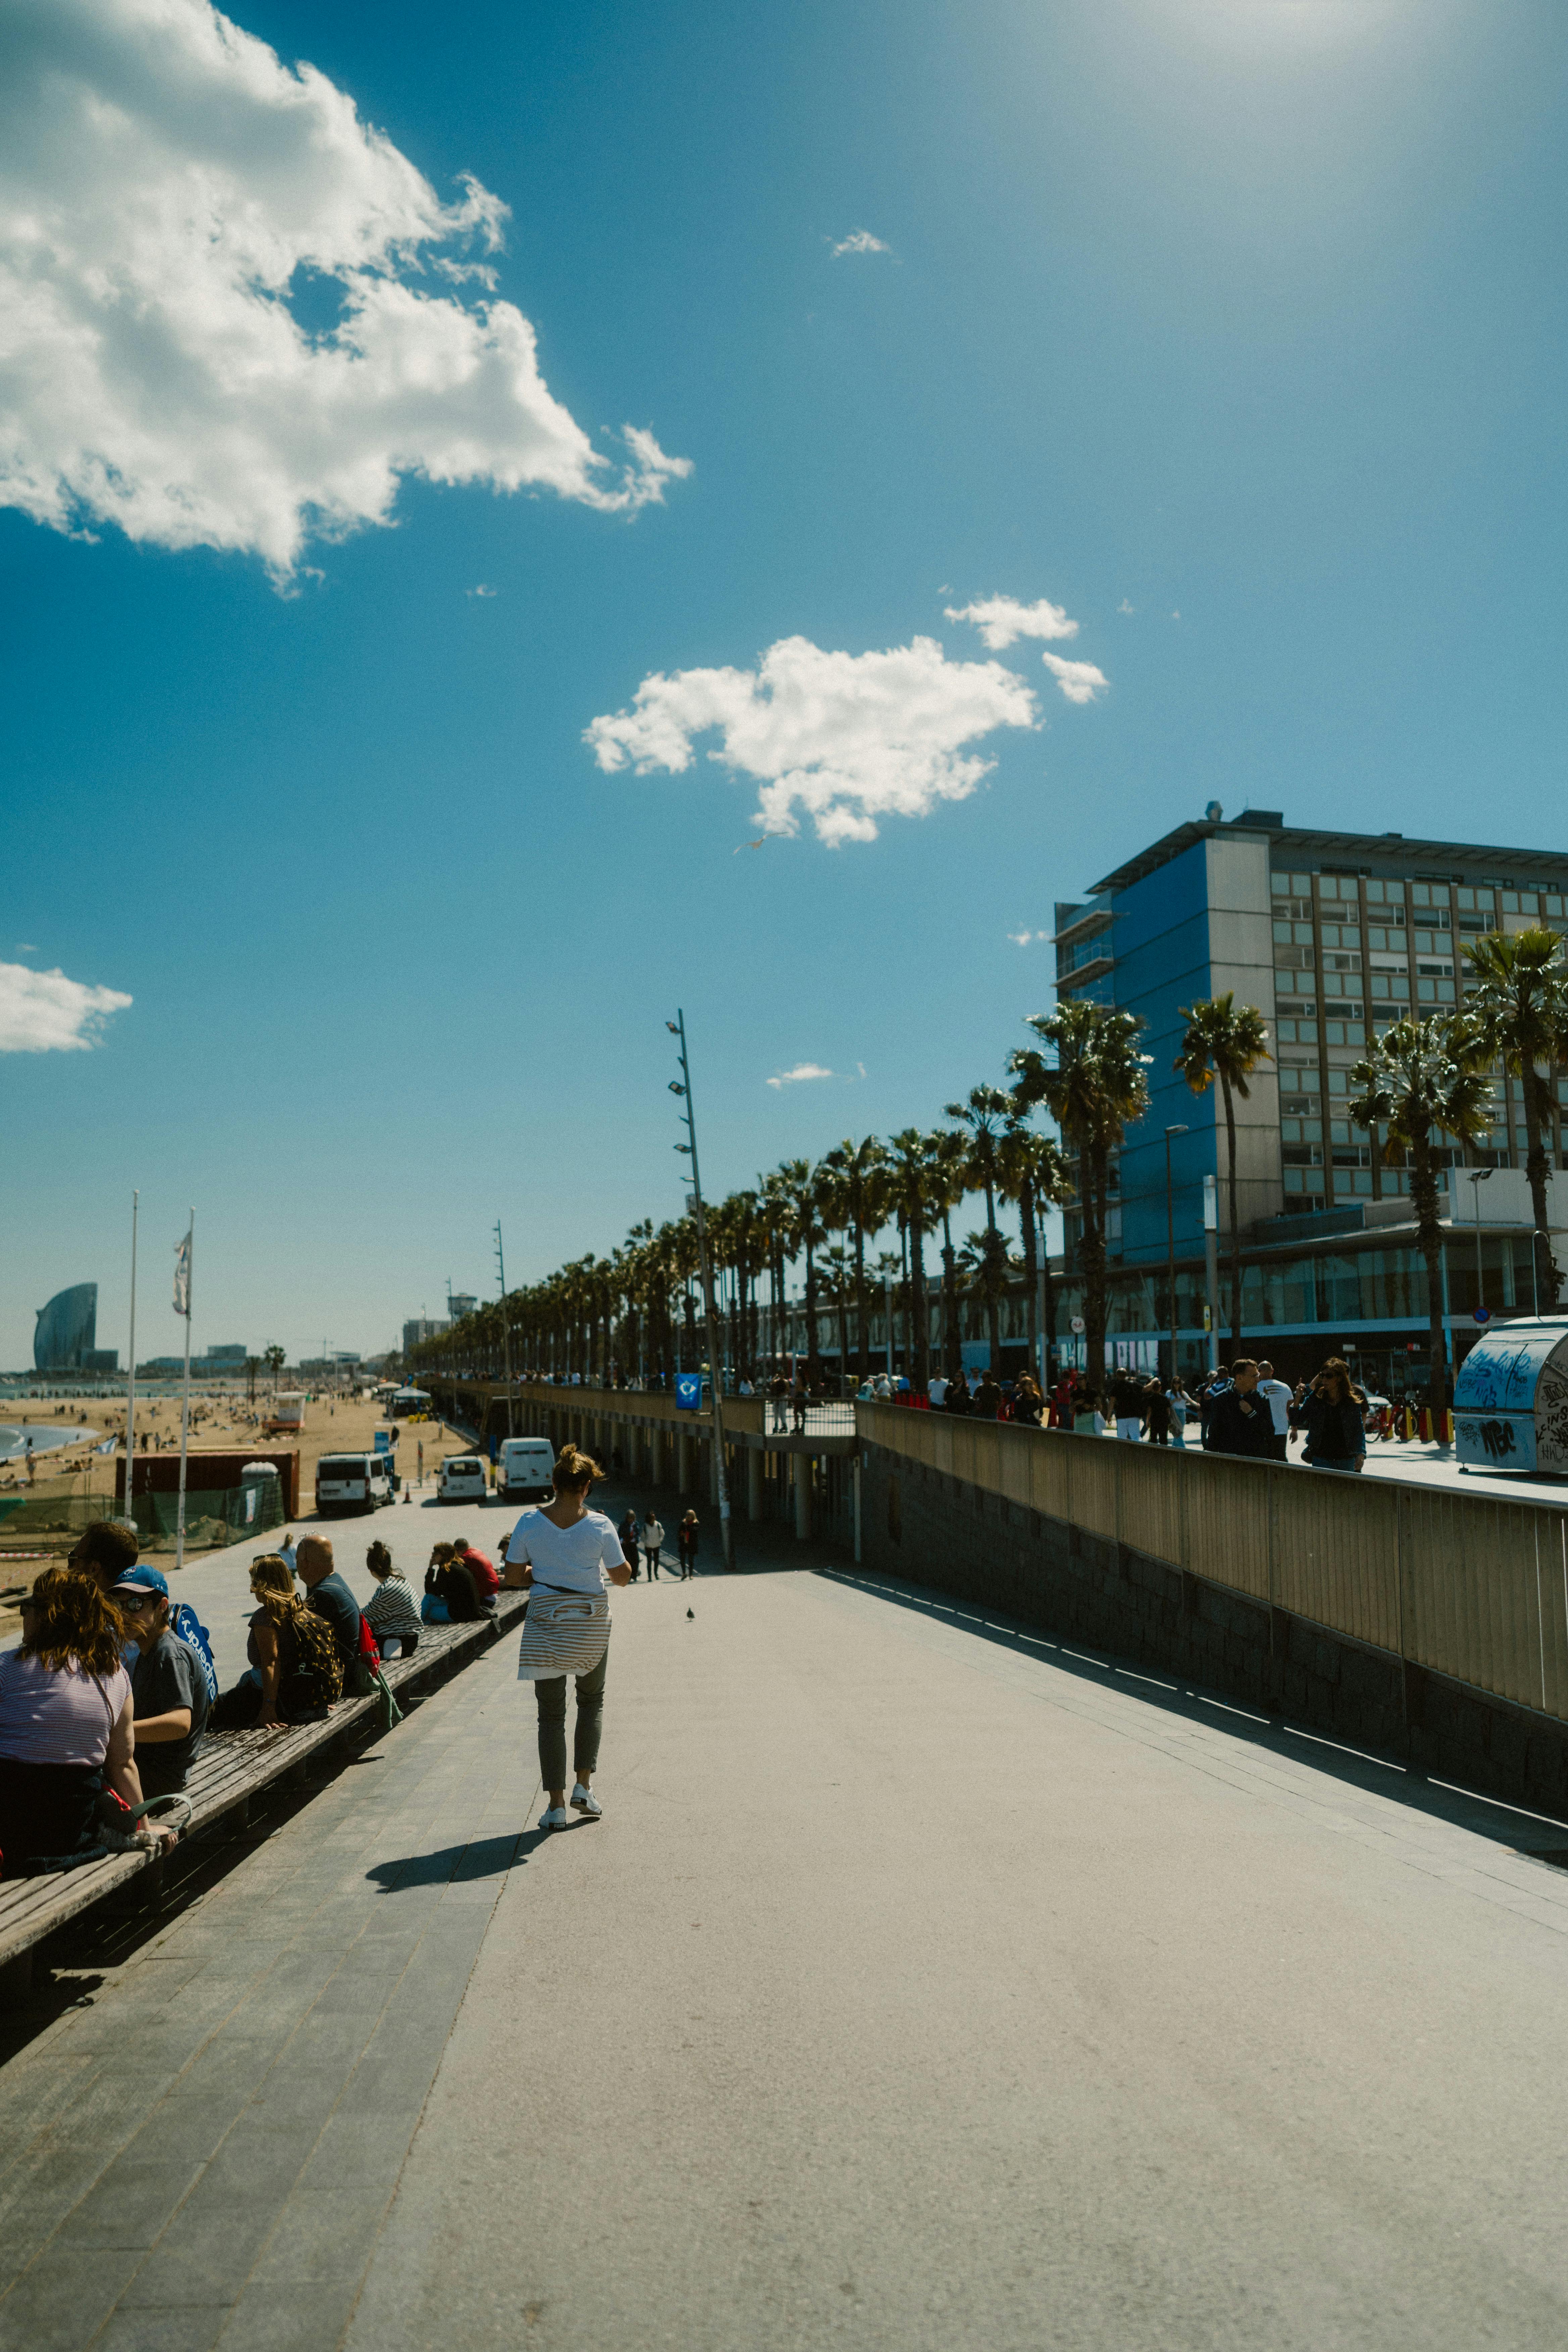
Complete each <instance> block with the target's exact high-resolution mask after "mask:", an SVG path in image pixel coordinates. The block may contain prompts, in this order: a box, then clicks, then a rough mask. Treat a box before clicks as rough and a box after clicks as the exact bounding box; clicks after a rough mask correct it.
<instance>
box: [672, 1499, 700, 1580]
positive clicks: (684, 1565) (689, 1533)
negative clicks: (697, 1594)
mask: <svg viewBox="0 0 1568 2352" xmlns="http://www.w3.org/2000/svg"><path fill="white" fill-rule="evenodd" d="M675 1532H676V1540H677V1542H678V1543H679V1546H680V1580H681V1582H682V1584H684V1583H685V1582H686V1580H687V1578H688V1577H689V1576H695V1575H696V1573H697V1514H696V1512H695V1511H688V1512H687V1514H686V1517H684V1518H683V1519H682V1520H681V1522H680V1525H679V1528H677V1529H676V1531H675Z"/></svg>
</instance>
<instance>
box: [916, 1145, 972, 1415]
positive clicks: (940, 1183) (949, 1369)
mask: <svg viewBox="0 0 1568 2352" xmlns="http://www.w3.org/2000/svg"><path fill="white" fill-rule="evenodd" d="M926 1150H927V1153H928V1156H929V1159H930V1163H931V1206H932V1207H933V1208H934V1209H935V1211H936V1213H937V1214H938V1215H939V1216H940V1217H941V1219H942V1370H943V1371H944V1372H945V1373H946V1375H947V1377H948V1379H949V1380H950V1381H955V1380H956V1379H957V1378H958V1375H959V1373H960V1372H961V1371H962V1370H963V1343H962V1342H961V1340H960V1339H959V1335H958V1275H957V1266H956V1262H955V1260H954V1257H953V1251H952V1212H953V1211H954V1209H956V1208H957V1206H958V1204H959V1202H961V1201H962V1200H963V1196H964V1193H965V1192H966V1191H967V1190H968V1181H969V1180H968V1175H967V1172H966V1171H967V1170H968V1166H969V1138H968V1137H967V1136H966V1135H963V1134H961V1133H960V1132H959V1131H958V1129H955V1128H951V1127H939V1128H938V1129H935V1131H934V1132H933V1133H932V1134H931V1135H928V1136H927V1138H926Z"/></svg>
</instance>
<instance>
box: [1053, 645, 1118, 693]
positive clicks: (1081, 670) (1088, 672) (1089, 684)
mask: <svg viewBox="0 0 1568 2352" xmlns="http://www.w3.org/2000/svg"><path fill="white" fill-rule="evenodd" d="M1040 659H1041V660H1042V661H1043V662H1044V663H1045V665H1046V667H1047V669H1048V670H1049V671H1050V674H1051V676H1052V677H1054V678H1055V679H1056V682H1057V684H1058V686H1059V687H1060V688H1061V690H1062V692H1063V693H1064V694H1065V695H1066V696H1067V698H1068V701H1069V702H1092V701H1093V700H1094V698H1095V696H1096V695H1097V694H1099V693H1100V691H1101V690H1102V689H1103V688H1106V687H1108V686H1109V685H1110V679H1109V678H1108V677H1106V675H1105V672H1104V671H1103V670H1102V669H1096V667H1095V666H1094V664H1093V663H1092V662H1070V661H1063V659H1062V657H1061V656H1060V654H1042V655H1041V656H1040Z"/></svg>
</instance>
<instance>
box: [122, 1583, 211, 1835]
mask: <svg viewBox="0 0 1568 2352" xmlns="http://www.w3.org/2000/svg"><path fill="white" fill-rule="evenodd" d="M110 1600H111V1601H112V1602H113V1603H114V1605H115V1607H116V1608H118V1610H119V1611H120V1614H121V1618H122V1619H123V1621H124V1623H125V1626H126V1629H127V1631H128V1632H129V1633H130V1634H131V1637H132V1641H133V1642H134V1643H135V1645H136V1656H135V1659H134V1661H133V1663H132V1668H131V1696H132V1702H133V1706H134V1713H135V1725H136V1765H137V1769H138V1771H139V1772H140V1774H141V1779H142V1794H143V1795H144V1796H148V1797H164V1796H168V1795H169V1794H170V1793H171V1791H173V1790H176V1789H183V1788H184V1785H185V1775H186V1773H187V1772H188V1771H189V1769H190V1767H191V1762H192V1759H193V1758H194V1757H195V1753H196V1750H197V1748H199V1747H200V1746H201V1740H202V1734H203V1732H204V1731H205V1728H206V1720H207V1678H206V1670H205V1666H204V1665H203V1663H202V1659H201V1654H200V1653H199V1652H198V1651H196V1650H195V1649H193V1648H192V1646H191V1644H190V1643H188V1642H182V1641H181V1639H180V1637H179V1635H178V1634H177V1633H175V1632H174V1629H173V1628H172V1627H171V1625H170V1623H169V1587H168V1583H167V1580H165V1578H164V1576H163V1571H162V1570H159V1569H156V1568H131V1569H127V1570H126V1571H125V1574H124V1575H123V1576H122V1577H121V1579H120V1580H119V1582H118V1583H117V1584H116V1585H115V1586H114V1588H113V1591H111V1593H110Z"/></svg>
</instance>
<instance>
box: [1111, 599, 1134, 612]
mask: <svg viewBox="0 0 1568 2352" xmlns="http://www.w3.org/2000/svg"><path fill="white" fill-rule="evenodd" d="M1116 609H1117V611H1118V612H1119V613H1127V614H1132V613H1135V612H1136V611H1137V610H1138V607H1137V605H1136V604H1129V603H1128V601H1127V599H1126V597H1125V596H1123V598H1122V599H1121V604H1118V606H1117V607H1116Z"/></svg>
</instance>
